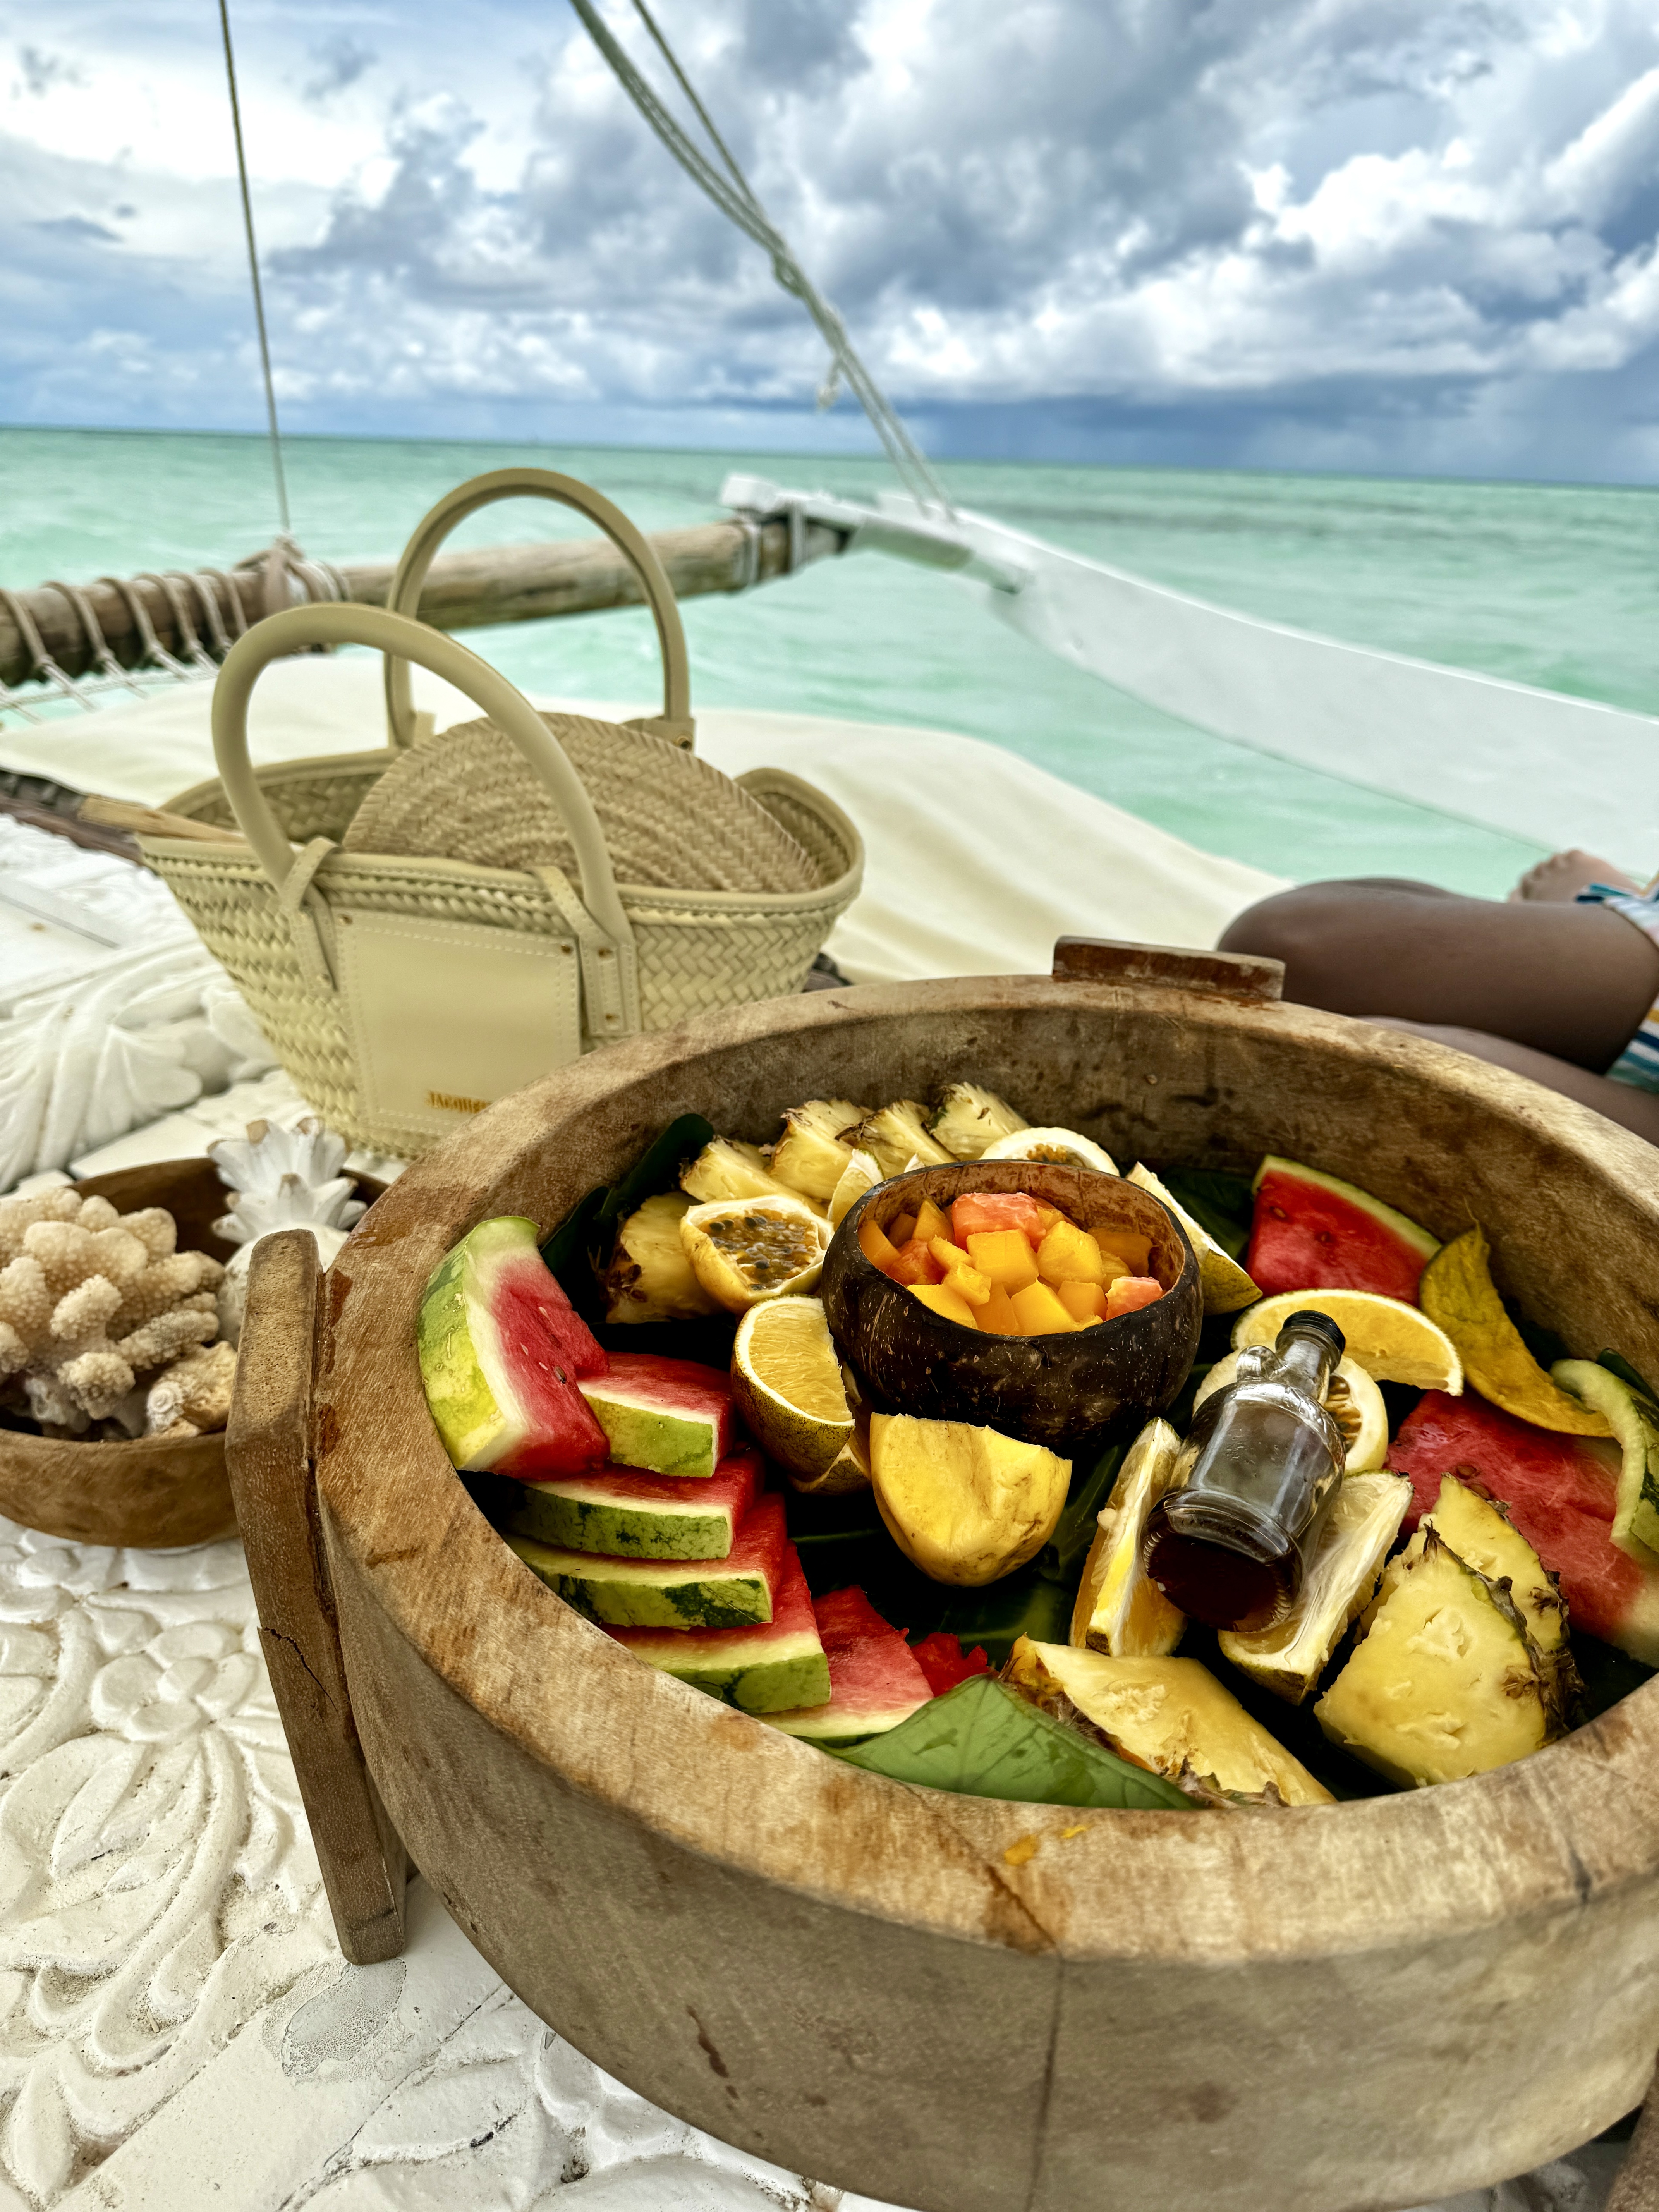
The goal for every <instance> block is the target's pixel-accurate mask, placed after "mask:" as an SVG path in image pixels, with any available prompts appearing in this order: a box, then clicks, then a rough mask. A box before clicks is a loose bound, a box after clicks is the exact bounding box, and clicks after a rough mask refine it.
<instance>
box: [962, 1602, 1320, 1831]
mask: <svg viewBox="0 0 1659 2212" xmlns="http://www.w3.org/2000/svg"><path fill="white" fill-rule="evenodd" d="M1006 1679H1007V1680H1010V1681H1012V1683H1013V1684H1014V1686H1015V1687H1016V1688H1017V1689H1020V1690H1024V1692H1025V1694H1026V1695H1027V1697H1030V1698H1033V1699H1036V1702H1037V1703H1038V1704H1039V1705H1045V1706H1047V1707H1048V1709H1049V1710H1050V1711H1053V1710H1054V1707H1055V1706H1056V1705H1062V1701H1063V1705H1069V1706H1071V1707H1073V1708H1074V1709H1075V1712H1076V1713H1077V1714H1080V1715H1081V1717H1082V1718H1083V1719H1084V1720H1085V1721H1086V1722H1087V1723H1089V1724H1090V1725H1091V1727H1092V1728H1093V1729H1096V1730H1097V1731H1098V1733H1099V1734H1100V1735H1102V1736H1103V1737H1104V1738H1105V1740H1106V1741H1107V1743H1108V1744H1109V1746H1110V1747H1111V1749H1112V1750H1113V1751H1115V1753H1117V1755H1118V1757H1119V1758H1120V1759H1129V1760H1132V1761H1133V1764H1134V1765H1136V1766H1145V1767H1148V1768H1150V1769H1151V1771H1152V1772H1153V1773H1154V1774H1161V1775H1163V1776H1164V1779H1165V1780H1166V1781H1170V1782H1173V1783H1174V1784H1176V1786H1177V1788H1179V1789H1182V1790H1187V1791H1188V1793H1189V1794H1190V1795H1191V1796H1195V1797H1199V1798H1201V1799H1202V1800H1204V1801H1205V1802H1207V1803H1211V1804H1213V1803H1215V1802H1216V1801H1217V1800H1218V1799H1220V1800H1223V1801H1227V1800H1234V1801H1237V1800H1243V1801H1245V1802H1251V1801H1255V1802H1262V1801H1264V1800H1265V1801H1266V1802H1267V1803H1269V1804H1272V1803H1273V1802H1278V1803H1279V1804H1281V1805H1329V1804H1331V1803H1333V1802H1334V1799H1333V1798H1332V1796H1331V1793H1330V1791H1329V1790H1327V1789H1326V1788H1324V1786H1323V1785H1322V1784H1320V1783H1318V1782H1316V1781H1315V1780H1314V1778H1313V1777H1312V1775H1311V1774H1310V1773H1309V1771H1308V1770H1307V1768H1306V1767H1305V1766H1304V1765H1302V1764H1301V1763H1300V1761H1299V1760H1297V1759H1292V1758H1291V1754H1290V1753H1289V1752H1288V1751H1286V1750H1285V1747H1284V1746H1283V1745H1282V1744H1280V1743H1279V1742H1278V1741H1276V1740H1275V1739H1274V1738H1273V1736H1271V1735H1268V1733H1267V1729H1264V1728H1263V1727H1262V1725H1261V1723H1260V1722H1259V1721H1255V1720H1252V1719H1251V1717H1250V1716H1249V1713H1247V1712H1246V1711H1245V1710H1244V1708H1243V1705H1240V1704H1239V1702H1238V1700H1237V1698H1235V1697H1234V1696H1232V1695H1231V1692H1229V1691H1226V1690H1224V1689H1223V1688H1222V1686H1221V1685H1220V1683H1219V1682H1218V1681H1217V1680H1216V1678H1215V1676H1214V1675H1213V1674H1211V1672H1210V1670H1209V1668H1207V1667H1204V1666H1200V1663H1199V1662H1198V1661H1197V1660H1196V1659H1114V1658H1111V1657H1109V1656H1108V1655H1107V1653H1105V1652H1103V1651H1079V1650H1074V1649H1073V1647H1072V1646H1071V1645H1070V1644H1034V1643H1033V1642H1032V1641H1031V1639H1030V1637H1029V1636H1022V1637H1021V1638H1020V1639H1019V1641H1018V1644H1015V1646H1014V1651H1013V1656H1012V1659H1011V1660H1010V1661H1009V1662H1008V1674H1007V1678H1006ZM1062 1717H1067V1718H1070V1717H1072V1716H1071V1715H1069V1714H1065V1713H1064V1712H1063V1710H1062Z"/></svg>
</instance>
